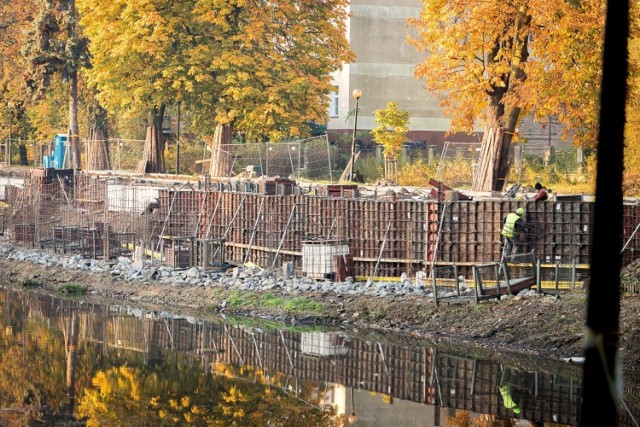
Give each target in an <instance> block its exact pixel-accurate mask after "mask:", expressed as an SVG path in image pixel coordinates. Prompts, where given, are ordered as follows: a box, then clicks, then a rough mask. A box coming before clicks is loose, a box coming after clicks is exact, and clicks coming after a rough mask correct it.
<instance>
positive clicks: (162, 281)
mask: <svg viewBox="0 0 640 427" xmlns="http://www.w3.org/2000/svg"><path fill="white" fill-rule="evenodd" d="M0 271H2V275H1V279H0V282H1V283H2V284H3V285H10V286H24V285H29V286H35V287H38V288H42V289H43V290H44V291H47V292H55V291H56V289H57V288H59V287H60V285H63V284H68V283H76V284H80V285H84V286H86V287H87V297H86V298H98V299H108V300H115V301H130V302H132V303H134V304H136V305H140V306H143V307H147V308H152V309H160V310H170V311H187V312H191V313H193V314H203V313H206V314H212V313H216V312H222V313H225V314H228V315H232V314H237V315H246V316H253V317H262V318H270V319H281V320H282V321H285V322H288V323H292V322H294V323H296V322H297V323H325V322H326V323H334V324H342V325H348V326H350V327H363V328H364V327H366V328H374V329H380V330H384V331H389V332H394V333H402V334H407V335H412V336H420V337H427V338H430V339H432V340H435V341H447V342H451V343H461V344H473V345H477V346H481V347H483V348H484V349H486V350H488V351H510V352H518V353H524V354H535V355H538V356H542V357H548V358H552V359H564V358H571V357H579V356H581V355H582V332H583V328H584V319H585V308H586V294H585V292H583V291H575V292H572V293H564V294H561V295H560V296H559V297H555V296H539V295H536V294H534V293H533V292H526V293H523V294H522V295H518V296H516V297H509V298H505V299H503V300H502V301H499V302H496V301H486V302H483V303H481V304H465V305H453V306H441V307H439V308H436V306H435V304H434V303H433V300H432V298H431V297H430V296H431V295H430V290H429V289H428V288H426V287H424V286H421V284H418V283H411V282H410V281H408V280H407V281H405V282H397V283H371V282H370V283H327V282H316V281H313V280H311V279H305V280H302V279H289V280H284V279H282V278H278V277H274V276H272V275H270V274H268V273H267V272H264V271H260V270H253V271H251V270H246V271H244V270H241V269H235V270H229V271H227V272H225V273H213V274H204V273H203V272H201V271H199V270H197V269H190V270H186V271H173V270H172V269H170V268H168V267H154V266H149V265H145V264H143V263H142V262H137V263H132V262H131V261H129V260H128V259H124V258H122V259H120V260H119V261H112V262H105V261H95V260H85V259H81V258H80V257H78V256H75V257H69V256H61V255H55V254H50V253H45V252H40V251H27V250H22V249H15V248H12V247H10V246H0ZM620 324H621V351H622V355H623V360H624V362H625V369H626V371H627V373H628V374H629V375H630V376H632V377H634V379H638V378H640V331H639V330H638V325H640V297H639V296H637V295H635V296H623V297H622V310H621V315H620Z"/></svg>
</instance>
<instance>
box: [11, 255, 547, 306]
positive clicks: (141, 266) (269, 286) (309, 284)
mask: <svg viewBox="0 0 640 427" xmlns="http://www.w3.org/2000/svg"><path fill="white" fill-rule="evenodd" d="M0 256H1V257H4V258H7V259H11V260H16V261H27V262H31V263H34V264H39V265H42V266H45V267H52V268H53V267H55V268H63V269H69V270H84V271H87V272H91V273H106V274H110V275H111V277H112V278H113V280H125V281H136V282H142V283H147V284H152V283H154V284H164V285H167V286H173V287H180V286H191V287H208V286H214V287H223V288H227V289H236V290H241V291H258V292H260V291H269V290H278V291H283V292H286V293H288V294H303V293H308V292H328V293H334V294H337V295H344V296H347V295H350V296H355V295H366V296H373V297H379V298H386V297H401V296H405V295H419V296H423V297H425V298H428V299H433V291H432V288H431V286H430V285H426V283H427V282H426V281H425V280H422V279H416V280H413V281H412V280H411V279H410V278H409V277H408V276H407V275H406V274H403V275H402V277H401V278H400V280H399V281H394V282H382V281H375V282H374V281H373V280H371V279H369V280H367V281H366V282H360V281H355V280H353V278H351V277H347V279H346V281H345V282H331V281H328V280H315V279H313V278H310V277H305V278H298V277H294V278H285V277H282V276H277V275H276V274H275V273H274V272H271V271H268V270H263V269H260V268H258V267H248V268H241V267H235V268H232V269H229V270H227V271H224V272H211V271H204V270H203V269H201V268H197V267H191V268H188V269H179V270H177V269H173V268H171V267H169V266H166V265H159V264H154V263H151V262H150V261H142V260H136V261H133V260H131V259H130V258H127V257H119V258H118V259H117V260H95V259H87V258H84V257H82V256H81V255H72V256H69V255H63V254H57V253H51V252H47V251H43V250H35V249H33V250H25V249H19V248H15V247H12V246H6V245H0ZM461 291H462V294H463V295H472V294H473V290H472V289H470V288H469V287H468V286H466V285H465V284H463V285H462V286H461ZM453 295H454V293H453V292H452V291H451V289H450V288H441V289H440V288H439V289H438V297H439V298H446V297H451V296H453ZM522 295H524V296H528V295H530V293H528V292H526V291H525V292H523V294H522ZM531 295H535V292H531Z"/></svg>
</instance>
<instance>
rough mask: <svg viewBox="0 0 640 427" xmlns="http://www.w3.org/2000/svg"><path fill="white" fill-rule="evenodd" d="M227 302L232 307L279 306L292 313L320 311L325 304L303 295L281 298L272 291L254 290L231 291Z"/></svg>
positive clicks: (323, 308)
mask: <svg viewBox="0 0 640 427" xmlns="http://www.w3.org/2000/svg"><path fill="white" fill-rule="evenodd" d="M227 304H228V305H229V307H232V308H243V309H252V308H281V309H282V310H284V311H287V312H294V313H304V314H310V312H312V313H322V312H323V311H324V310H325V306H324V304H322V303H319V302H316V301H312V300H310V299H307V298H305V297H295V298H283V297H281V296H278V295H276V294H274V293H272V292H267V293H264V294H258V293H255V292H250V291H249V292H241V291H232V292H231V293H230V294H229V296H228V297H227Z"/></svg>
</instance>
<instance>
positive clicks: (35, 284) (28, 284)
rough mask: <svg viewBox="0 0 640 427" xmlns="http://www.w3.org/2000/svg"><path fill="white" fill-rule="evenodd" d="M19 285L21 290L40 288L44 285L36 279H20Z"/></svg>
mask: <svg viewBox="0 0 640 427" xmlns="http://www.w3.org/2000/svg"><path fill="white" fill-rule="evenodd" d="M20 285H21V286H22V287H23V288H41V287H42V286H43V285H44V284H43V283H42V282H40V281H39V280H36V279H22V281H21V282H20Z"/></svg>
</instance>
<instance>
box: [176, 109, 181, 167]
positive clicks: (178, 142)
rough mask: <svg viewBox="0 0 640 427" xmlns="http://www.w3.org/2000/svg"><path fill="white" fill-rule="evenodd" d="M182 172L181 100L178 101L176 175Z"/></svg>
mask: <svg viewBox="0 0 640 427" xmlns="http://www.w3.org/2000/svg"><path fill="white" fill-rule="evenodd" d="M179 173H180V102H178V129H177V130H176V175H178V174H179Z"/></svg>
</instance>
